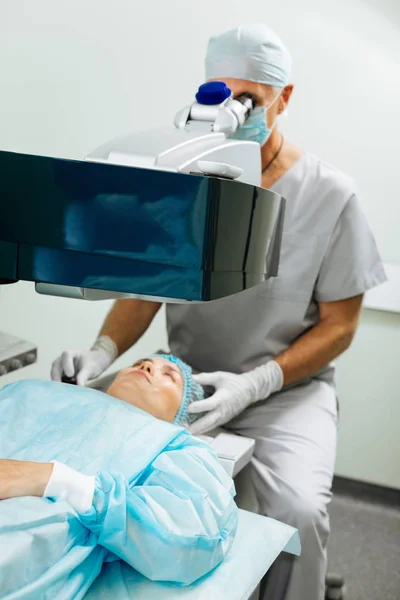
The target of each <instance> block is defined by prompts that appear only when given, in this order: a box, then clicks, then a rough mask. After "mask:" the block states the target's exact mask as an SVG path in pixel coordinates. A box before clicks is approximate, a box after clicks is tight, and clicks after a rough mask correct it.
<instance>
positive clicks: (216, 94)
mask: <svg viewBox="0 0 400 600" xmlns="http://www.w3.org/2000/svg"><path fill="white" fill-rule="evenodd" d="M231 93H232V92H231V90H230V89H229V88H228V86H227V85H226V83H224V82H223V81H208V82H207V83H203V85H201V86H200V87H199V91H198V92H197V94H196V100H197V102H198V103H199V104H208V105H210V104H221V102H223V101H224V100H226V99H227V98H229V96H230V95H231Z"/></svg>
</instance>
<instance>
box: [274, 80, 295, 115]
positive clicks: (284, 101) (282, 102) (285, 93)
mask: <svg viewBox="0 0 400 600" xmlns="http://www.w3.org/2000/svg"><path fill="white" fill-rule="evenodd" d="M293 89H294V85H293V84H289V85H287V86H285V87H284V88H283V90H282V94H281V96H280V98H279V112H278V114H282V113H283V112H284V111H285V110H286V109H287V105H288V104H289V100H290V97H291V95H292V93H293Z"/></svg>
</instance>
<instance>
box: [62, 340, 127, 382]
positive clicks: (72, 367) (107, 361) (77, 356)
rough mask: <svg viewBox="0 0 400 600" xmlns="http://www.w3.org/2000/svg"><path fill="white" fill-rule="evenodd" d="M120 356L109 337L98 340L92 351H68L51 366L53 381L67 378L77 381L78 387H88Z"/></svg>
mask: <svg viewBox="0 0 400 600" xmlns="http://www.w3.org/2000/svg"><path fill="white" fill-rule="evenodd" d="M117 356H118V349H117V346H116V345H115V344H114V342H113V341H112V339H111V338H110V337H108V336H105V335H104V336H101V337H99V338H97V340H96V342H95V343H94V344H93V347H92V349H91V350H66V351H65V352H63V353H62V354H61V356H59V357H58V358H57V359H56V360H55V361H54V362H53V364H52V366H51V378H52V380H53V381H62V379H63V377H64V376H66V377H68V378H69V379H75V380H76V383H77V385H82V386H84V385H86V383H87V382H88V381H89V380H90V379H95V378H96V377H99V375H101V374H102V373H103V372H104V371H105V370H106V369H108V367H109V366H110V365H111V364H112V363H113V362H114V360H115V359H116V358H117Z"/></svg>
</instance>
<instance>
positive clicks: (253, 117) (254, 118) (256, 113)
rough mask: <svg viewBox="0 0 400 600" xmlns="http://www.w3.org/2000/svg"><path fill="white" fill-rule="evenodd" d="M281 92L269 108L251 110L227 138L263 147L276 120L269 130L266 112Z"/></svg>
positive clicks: (275, 99)
mask: <svg viewBox="0 0 400 600" xmlns="http://www.w3.org/2000/svg"><path fill="white" fill-rule="evenodd" d="M280 95H281V92H279V94H278V95H277V96H275V98H274V99H273V101H272V102H271V104H270V105H269V106H258V107H257V108H253V110H252V111H251V113H250V115H249V117H248V118H247V119H246V121H245V122H244V123H243V125H242V126H241V127H238V129H236V131H235V133H233V134H232V135H230V136H229V138H230V139H233V140H243V141H245V142H257V143H258V144H260V146H264V144H265V142H266V141H267V140H268V138H269V136H270V135H271V133H272V130H273V129H274V127H275V125H276V119H275V121H274V123H273V125H272V127H271V128H269V127H267V111H268V109H270V108H271V106H273V105H274V104H275V102H276V101H277V100H278V98H279V96H280Z"/></svg>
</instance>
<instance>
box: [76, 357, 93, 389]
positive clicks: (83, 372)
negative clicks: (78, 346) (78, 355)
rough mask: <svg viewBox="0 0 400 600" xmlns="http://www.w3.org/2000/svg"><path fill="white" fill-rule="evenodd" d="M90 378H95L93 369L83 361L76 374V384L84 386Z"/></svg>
mask: <svg viewBox="0 0 400 600" xmlns="http://www.w3.org/2000/svg"><path fill="white" fill-rule="evenodd" d="M89 379H93V373H92V369H91V367H90V365H88V364H82V362H81V363H80V365H79V369H78V370H77V374H76V385H80V386H81V387H84V386H85V385H86V383H87V382H88V381H89Z"/></svg>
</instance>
